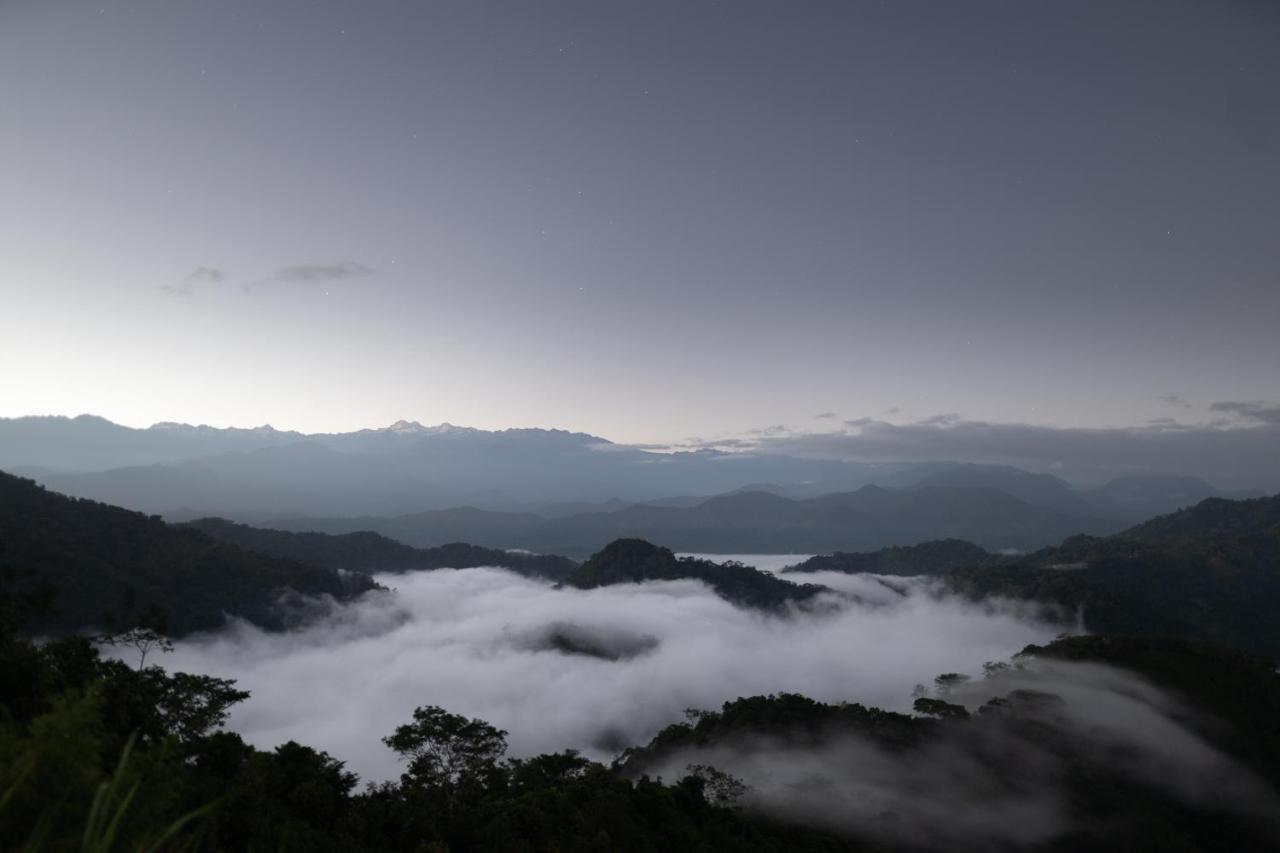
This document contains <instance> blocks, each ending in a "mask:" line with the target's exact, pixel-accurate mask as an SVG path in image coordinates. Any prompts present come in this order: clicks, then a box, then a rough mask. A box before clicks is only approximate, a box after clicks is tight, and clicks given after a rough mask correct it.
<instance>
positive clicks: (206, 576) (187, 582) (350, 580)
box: [0, 472, 375, 636]
mask: <svg viewBox="0 0 1280 853" xmlns="http://www.w3.org/2000/svg"><path fill="white" fill-rule="evenodd" d="M0 566H3V567H4V568H6V569H9V570H12V571H14V572H15V573H16V574H17V576H18V582H19V583H20V584H22V585H23V586H26V587H47V588H51V589H52V590H53V591H54V592H55V598H54V600H53V604H52V612H50V613H48V614H44V615H42V616H37V618H35V619H34V620H32V622H31V623H30V624H29V625H28V626H27V627H28V629H29V630H32V631H35V632H53V633H61V632H68V631H76V630H80V629H84V628H98V629H121V628H128V627H132V626H133V625H135V624H138V622H139V621H142V620H148V621H153V620H155V619H156V617H160V619H161V621H162V622H163V627H164V628H165V630H166V631H167V632H168V633H169V634H171V635H173V636H178V635H182V634H185V633H189V632H191V631H198V630H205V629H213V628H217V627H219V626H221V625H222V624H223V623H224V621H225V615H226V614H230V615H234V616H239V617H242V618H244V619H247V620H249V621H251V622H254V623H256V624H258V625H261V626H263V627H267V628H283V627H285V624H286V621H287V616H286V614H284V613H283V612H282V611H281V610H280V608H279V606H278V599H279V596H280V594H281V592H283V591H285V590H294V591H296V592H299V593H304V594H309V595H316V594H327V595H332V596H334V597H335V598H338V599H345V598H349V597H351V596H353V595H356V594H358V593H360V592H363V591H365V590H368V589H372V588H374V586H375V584H374V583H373V582H372V581H371V580H369V579H368V578H367V577H365V576H363V575H350V574H346V575H344V574H342V573H340V572H338V571H337V570H335V569H333V568H328V567H324V566H317V565H312V564H308V563H304V562H299V561H297V560H288V559H280V558H276V557H266V556H261V555H259V554H255V553H252V552H249V551H245V550H243V549H241V548H238V547H236V546H235V545H229V544H226V543H223V542H219V541H217V540H215V539H213V538H212V537H210V536H208V535H206V534H205V533H202V532H201V531H199V530H196V529H192V528H186V529H183V528H176V527H171V526H170V525H168V524H165V523H164V522H163V521H161V520H160V519H159V518H158V517H153V516H146V515H143V514H142V513H137V512H132V511H130V510H126V509H121V508H119V507H114V506H109V505H107V504H102V503H97V502H96V501H90V500H80V499H76V498H69V497H66V496H64V495H59V494H56V493H54V492H50V491H46V490H45V489H44V488H43V487H41V486H39V485H37V484H36V483H34V482H33V481H31V480H26V479H22V478H20V477H14V476H11V475H9V474H5V473H3V472H0Z"/></svg>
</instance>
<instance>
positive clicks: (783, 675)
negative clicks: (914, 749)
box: [164, 569, 1060, 780]
mask: <svg viewBox="0 0 1280 853" xmlns="http://www.w3.org/2000/svg"><path fill="white" fill-rule="evenodd" d="M378 580H379V581H380V582H381V583H384V584H386V585H388V586H391V587H393V588H395V591H394V592H390V593H384V594H380V595H378V594H375V595H370V596H367V597H365V598H364V599H362V600H360V601H358V602H356V603H353V604H351V605H347V606H340V607H335V608H334V609H333V610H332V612H331V613H329V615H328V616H327V618H325V619H324V620H323V621H321V622H318V623H316V624H313V625H311V626H310V627H307V628H305V629H301V630H298V631H296V632H291V633H288V634H269V633H265V632H263V631H260V630H258V629H256V628H253V627H251V626H248V625H244V624H238V625H236V626H234V627H233V628H231V629H230V630H227V631H224V632H221V633H218V634H213V635H208V636H205V637H197V638H191V639H188V640H184V641H182V642H180V643H178V648H177V651H176V652H175V653H174V654H172V655H170V656H168V657H167V659H166V660H165V661H164V665H165V666H166V667H167V668H169V669H171V670H183V671H187V672H205V673H211V674H216V675H222V676H228V677H233V678H236V679H238V680H239V683H240V686H241V687H242V688H244V689H246V690H249V691H250V692H251V693H252V698H251V699H249V700H248V701H247V702H246V703H244V704H243V705H241V706H238V707H237V708H236V709H235V711H234V712H233V715H232V719H231V726H232V728H234V729H235V730H237V731H239V732H240V733H241V734H242V735H243V736H244V737H245V738H246V739H247V740H249V741H250V742H252V743H254V744H255V745H258V746H261V747H272V746H274V745H276V744H279V743H282V742H284V741H286V740H289V739H296V740H299V741H301V742H303V743H307V744H311V745H314V746H316V747H318V748H321V749H325V750H327V751H329V752H331V753H332V754H334V755H336V756H338V757H339V758H341V759H344V760H346V761H348V762H349V765H350V766H351V768H352V769H353V770H355V771H357V772H359V773H360V774H361V776H362V777H364V778H365V779H369V780H373V779H389V778H394V777H395V776H397V775H398V774H399V772H400V768H399V766H398V765H397V763H396V759H395V756H394V755H393V754H392V753H391V752H390V751H389V750H387V749H385V748H384V747H382V746H381V744H380V743H379V740H378V739H379V738H380V737H382V736H383V735H385V734H387V733H389V732H390V731H392V730H393V729H394V728H395V726H397V725H399V724H401V723H403V722H404V721H405V720H407V719H409V716H410V714H411V712H412V710H413V708H414V707H415V706H418V705H427V704H437V705H441V706H443V707H446V708H448V709H449V710H451V711H453V712H454V713H462V714H466V715H468V716H473V717H480V718H482V719H485V720H488V721H489V722H491V723H493V724H494V725H497V726H499V727H501V728H503V729H506V730H508V731H509V732H510V743H511V746H512V752H513V754H515V755H530V754H536V753H541V752H546V751H553V750H560V749H565V748H577V749H582V750H584V751H585V752H587V753H588V754H590V755H592V756H594V757H597V758H610V757H612V756H613V755H614V754H616V752H618V751H620V749H621V748H623V747H625V746H628V745H633V744H638V743H643V742H647V740H648V739H649V738H650V737H651V736H652V735H653V734H655V733H656V732H657V731H658V730H659V729H661V728H662V727H664V726H666V725H668V724H670V723H673V722H678V721H679V720H681V719H683V711H684V709H685V708H690V707H698V708H713V707H718V706H719V705H720V704H721V703H723V702H725V701H726V700H730V699H734V698H737V697H738V696H750V695H756V694H762V693H770V692H776V691H794V692H801V693H805V694H807V695H811V696H813V697H815V698H817V699H822V700H826V701H842V700H846V699H857V700H859V701H863V702H867V703H871V704H876V705H881V706H885V707H889V708H896V709H899V710H906V709H907V708H908V707H909V706H910V702H911V695H910V694H911V689H912V687H913V686H914V685H915V684H916V683H917V682H921V681H925V682H927V681H930V680H931V679H932V678H933V677H934V676H935V675H937V674H938V673H939V672H952V671H955V672H973V673H974V674H977V673H976V672H975V670H976V669H979V668H980V665H981V663H982V662H983V661H986V660H996V659H1003V658H1005V657H1007V656H1008V655H1009V654H1010V653H1011V652H1012V651H1015V650H1017V649H1019V648H1022V647H1023V646H1025V645H1026V644H1028V643H1033V642H1036V643H1039V642H1045V641H1047V640H1049V639H1051V638H1052V637H1053V636H1054V635H1055V634H1056V633H1057V632H1058V631H1059V630H1060V627H1058V626H1049V625H1046V624H1044V623H1041V622H1038V621H1035V620H1034V618H1033V617H1032V616H1031V615H1030V613H1031V610H1030V609H1029V608H1027V609H1024V608H1023V607H1022V606H1021V605H1013V604H1010V605H1007V606H1004V605H988V606H983V605H975V604H972V603H969V602H967V601H964V600H961V599H958V598H954V597H949V596H937V595H935V594H934V592H933V587H932V586H929V585H925V584H924V583H923V582H921V583H912V582H909V581H903V580H902V579H894V584H895V586H896V587H898V588H899V589H901V590H902V593H901V594H900V593H899V592H895V591H894V589H892V588H890V587H889V586H886V585H884V584H882V583H880V582H879V581H878V580H876V579H874V578H871V577H867V576H863V577H858V576H849V575H837V574H834V573H833V574H832V576H831V577H830V578H828V577H826V576H824V577H822V578H821V580H822V581H824V582H825V581H830V582H831V583H832V584H833V585H839V586H840V588H841V590H843V591H844V592H847V593H850V594H856V595H857V596H859V599H860V601H854V600H852V599H846V598H843V597H836V596H834V595H833V596H832V598H831V600H830V603H831V605H832V606H831V608H829V609H826V610H823V611H822V612H816V613H798V614H796V615H794V616H792V617H790V618H779V617H776V616H766V615H762V614H760V613H758V612H755V611H751V610H743V609H738V608H735V607H733V606H731V605H730V604H728V603H726V602H725V601H724V600H722V599H720V598H719V597H717V596H716V595H714V594H713V593H712V592H711V591H710V590H709V589H708V588H707V587H706V586H704V585H702V584H700V583H698V582H695V581H670V582H655V583H646V584H632V585H623V586H613V587H606V588H601V589H594V590H576V589H555V588H553V587H552V586H550V585H549V584H546V583H543V582H539V581H536V580H531V579H527V578H522V577H519V576H517V575H514V574H511V573H509V572H505V571H500V570H496V569H467V570H462V571H453V570H440V571H434V572H418V573H413V574H407V575H399V576H386V575H384V576H379V578H378ZM806 580H808V578H806Z"/></svg>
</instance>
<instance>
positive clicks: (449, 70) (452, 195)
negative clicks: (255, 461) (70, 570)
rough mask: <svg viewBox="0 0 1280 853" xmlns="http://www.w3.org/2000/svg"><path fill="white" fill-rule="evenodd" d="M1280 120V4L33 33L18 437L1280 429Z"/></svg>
mask: <svg viewBox="0 0 1280 853" xmlns="http://www.w3.org/2000/svg"><path fill="white" fill-rule="evenodd" d="M1277 80H1280V6H1277V5H1276V4H1274V3H1270V2H1262V0H1255V2H1246V1H1245V0H1238V2H1227V0H1223V2H1207V0H1205V2H1180V0H1159V2H1143V0H1132V2H1125V3H1115V2H1111V0H1101V2H1088V0H1082V2H1053V3H1050V2H1036V0H1025V1H1024V0H1019V2H1015V0H1004V1H1003V2H982V0H975V2H965V3H955V2H949V1H948V2H932V3H923V2H874V3H873V2H853V0H842V2H832V3H821V2H807V3H792V2H772V3H758V2H696V0H680V1H679V2H665V3H663V2H653V3H621V2H599V0H591V2H585V0H584V2H576V3H574V2H538V3H494V2H386V1H385V0H367V1H366V2H359V3H355V2H352V3H340V2H332V1H331V0H308V2H240V0H223V2H219V3H195V2H181V0H155V2H109V1H108V0H98V2H93V3H76V2H64V3H56V4H55V3H45V2H37V0H6V2H0V105H2V106H0V305H3V310H2V311H0V416H18V415H26V414H68V415H74V414H79V413H81V412H92V413H96V414H100V415H103V416H106V417H109V418H112V419H113V420H116V421H118V422H121V423H126V424H130V425H137V426H145V425H147V424H150V423H153V422H157V421H187V422H193V423H210V424H214V425H219V426H225V425H239V426H251V425H256V424H261V423H265V422H269V423H272V424H274V425H275V426H277V427H280V428H289V429H300V430H304V431H337V430H347V429H355V428H360V427H366V426H375V425H383V424H387V423H391V422H392V421H394V420H397V419H400V418H407V419H414V420H419V421H422V422H423V423H436V422H440V421H450V422H453V423H461V424H466V425H472V426H477V427H482V428H501V427H510V426H543V427H560V428H566V429H574V430H583V431H587V432H592V433H595V434H599V435H603V436H606V437H608V438H610V439H613V440H616V441H625V442H636V443H641V442H681V441H686V440H688V439H689V438H690V437H702V438H706V437H710V436H729V435H735V434H739V435H740V434H748V433H749V432H750V431H751V430H764V429H768V428H771V427H773V426H775V425H781V426H785V427H786V428H787V429H788V430H789V431H790V432H792V433H801V434H807V433H809V432H822V431H823V429H824V428H825V424H826V423H828V422H832V423H843V422H844V421H853V422H855V423H856V422H858V421H859V420H860V419H862V420H865V419H871V420H873V421H874V422H875V423H889V424H899V425H908V426H910V425H912V424H921V423H930V422H931V421H930V420H929V419H931V418H936V417H938V416H942V415H945V416H946V417H949V418H953V419H962V420H963V422H964V423H979V424H995V425H1023V426H1031V427H1036V428H1046V429H1076V430H1079V429H1150V428H1151V425H1152V424H1156V425H1160V424H1174V425H1177V424H1203V423H1210V424H1211V423H1214V422H1216V421H1217V420H1221V419H1222V418H1227V419H1228V420H1230V419H1231V418H1233V417H1234V418H1236V420H1235V421H1232V423H1233V424H1235V425H1240V424H1243V425H1245V426H1250V425H1252V426H1257V425H1258V424H1260V423H1265V424H1270V425H1271V426H1275V425H1276V424H1277V423H1280V416H1277V417H1273V418H1271V419H1270V420H1267V419H1266V418H1265V417H1264V418H1262V419H1259V418H1258V417H1256V416H1255V415H1256V413H1258V412H1263V413H1266V412H1272V414H1275V413H1276V412H1280V409H1277V408H1273V407H1275V406H1276V405H1277V402H1278V401H1280V334H1277V332H1276V326H1277V320H1280V280H1278V279H1280V86H1277V85H1276V81H1277ZM1215 406H1217V408H1215ZM1224 406H1227V407H1228V408H1223V407H1224ZM1230 406H1236V407H1237V408H1235V409H1232V408H1229V407H1230ZM1241 406H1246V407H1247V406H1252V407H1253V408H1252V409H1250V410H1247V411H1246V410H1244V409H1241V408H1239V407H1241ZM1242 412H1243V413H1244V414H1243V415H1242V414H1241V413H1242ZM1249 412H1252V413H1253V414H1249ZM1241 418H1243V420H1241Z"/></svg>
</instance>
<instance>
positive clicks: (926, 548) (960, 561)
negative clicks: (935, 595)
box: [783, 539, 994, 577]
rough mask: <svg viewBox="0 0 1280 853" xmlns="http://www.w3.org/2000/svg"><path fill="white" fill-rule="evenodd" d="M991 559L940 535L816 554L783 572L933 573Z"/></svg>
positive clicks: (957, 540)
mask: <svg viewBox="0 0 1280 853" xmlns="http://www.w3.org/2000/svg"><path fill="white" fill-rule="evenodd" d="M991 559H994V555H992V554H990V553H988V552H987V551H985V550H983V549H982V548H979V547H978V546H977V545H974V544H973V543H972V542H965V541H964V540H962V539H940V540H936V541H933V542H921V543H920V544H919V545H900V546H895V547H892V548H881V549H879V550H878V551H868V552H861V553H845V552H843V551H837V552H836V553H834V554H819V555H817V556H814V557H810V558H809V559H807V560H805V561H804V562H803V563H797V564H796V565H794V566H788V567H787V568H786V569H783V573H784V574H791V573H794V574H803V573H805V572H845V573H846V574H863V573H866V574H873V575H900V576H904V577H910V576H914V575H936V574H940V573H941V572H945V571H948V570H950V569H958V568H962V567H965V566H974V565H978V564H980V563H983V562H986V561H988V560H991Z"/></svg>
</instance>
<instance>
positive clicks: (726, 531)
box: [261, 486, 1120, 557]
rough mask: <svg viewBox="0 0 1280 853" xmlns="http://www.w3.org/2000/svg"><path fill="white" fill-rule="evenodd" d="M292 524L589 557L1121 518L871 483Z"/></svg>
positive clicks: (1040, 534)
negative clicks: (597, 506) (849, 488)
mask: <svg viewBox="0 0 1280 853" xmlns="http://www.w3.org/2000/svg"><path fill="white" fill-rule="evenodd" d="M261 524H262V525H263V526H271V527H280V528H283V529H289V530H318V531H323V532H327V533H345V532H352V531H355V530H373V531H376V532H378V533H381V534H383V535H384V536H390V537H391V538H393V539H398V540H400V541H402V542H405V543H407V544H410V545H415V546H419V547H426V546H432V545H439V544H443V543H445V542H450V541H455V540H459V539H464V540H466V541H469V542H474V543H476V544H480V545H484V546H486V547H491V548H526V549H529V550H533V551H538V552H543V553H556V554H567V555H569V556H572V557H585V556H588V555H590V554H592V553H594V552H596V551H598V550H599V549H600V548H602V547H604V545H605V544H606V543H608V542H611V541H613V540H615V539H626V538H638V539H648V540H651V541H655V542H661V543H663V544H664V545H666V546H668V547H670V548H673V549H675V550H677V551H694V552H700V553H779V554H786V553H820V552H831V551H867V550H874V549H876V548H883V547H887V546H892V545H913V544H917V543H920V542H926V541H929V540H932V539H948V538H957V539H965V540H968V541H971V542H975V543H977V544H978V545H980V546H982V547H985V548H988V549H991V550H998V549H1003V548H1016V549H1022V550H1026V549H1032V548H1038V547H1042V546H1044V545H1048V544H1050V543H1053V542H1059V541H1061V540H1062V539H1063V538H1065V537H1067V536H1070V535H1073V534H1077V533H1082V532H1088V533H1110V532H1114V531H1115V530H1118V529H1119V528H1120V525H1119V524H1116V523H1114V522H1109V521H1105V520H1101V519H1096V518H1088V517H1077V516H1068V515H1064V514H1062V513H1057V512H1054V511H1053V510H1049V509H1045V508H1042V507H1035V506H1031V505H1030V504H1027V503H1025V502H1023V501H1019V500H1017V499H1016V498H1013V497H1010V496H1009V495H1006V494H1004V493H1003V492H999V491H995V490H993V489H987V488H976V487H975V488H966V487H929V488H919V489H896V490H891V489H882V488H878V487H876V486H865V487H863V488H862V489H859V490H858V491H856V492H843V493H836V494H830V495H825V496H823V497H820V498H810V499H807V500H791V499H788V498H784V497H781V496H779V495H775V494H771V493H767V492H737V493H733V494H727V495H720V496H717V497H713V498H708V499H704V500H702V501H701V502H699V503H697V504H695V505H693V506H680V505H677V506H659V505H654V504H635V505H631V506H627V507H624V508H623V509H620V510H616V511H613V512H588V513H578V514H576V515H569V516H562V517H557V518H543V517H541V516H536V515H533V514H531V513H493V512H487V511H484V510H478V509H474V508H466V509H458V510H449V511H443V512H442V511H436V512H425V513H415V514H412V515H405V516H395V517H390V518H376V517H359V518H354V519H341V518H326V519H310V518H285V519H275V520H268V521H263V522H261Z"/></svg>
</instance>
